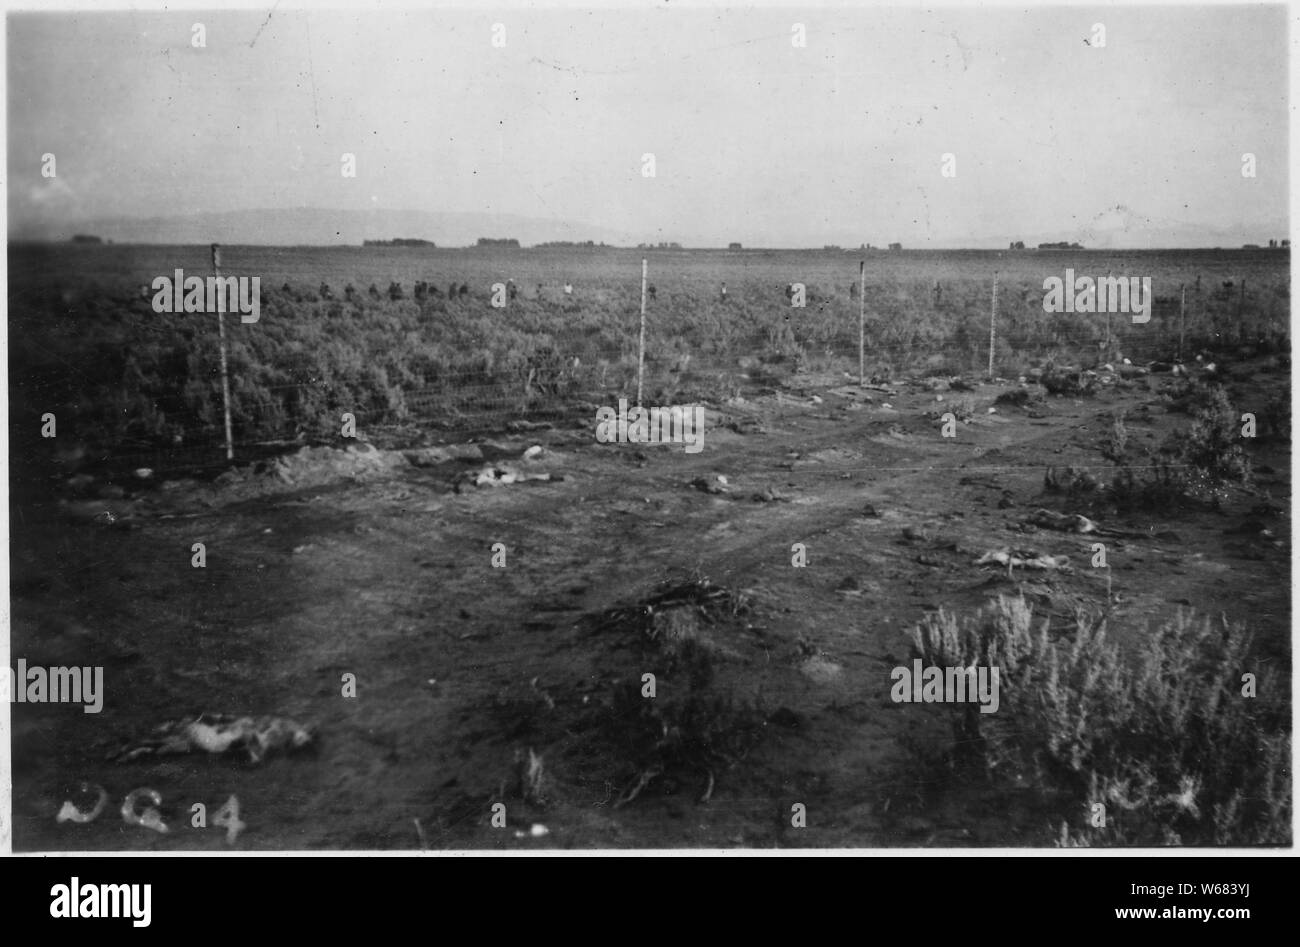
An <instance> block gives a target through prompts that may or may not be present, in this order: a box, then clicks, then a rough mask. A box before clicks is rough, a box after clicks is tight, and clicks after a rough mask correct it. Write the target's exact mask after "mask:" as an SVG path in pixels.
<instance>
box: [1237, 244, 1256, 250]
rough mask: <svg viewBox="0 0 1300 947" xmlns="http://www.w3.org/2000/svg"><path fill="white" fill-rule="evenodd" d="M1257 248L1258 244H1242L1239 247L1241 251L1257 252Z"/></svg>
mask: <svg viewBox="0 0 1300 947" xmlns="http://www.w3.org/2000/svg"><path fill="white" fill-rule="evenodd" d="M1259 248H1260V246H1259V244H1258V243H1243V244H1242V245H1241V249H1243V250H1258V249H1259Z"/></svg>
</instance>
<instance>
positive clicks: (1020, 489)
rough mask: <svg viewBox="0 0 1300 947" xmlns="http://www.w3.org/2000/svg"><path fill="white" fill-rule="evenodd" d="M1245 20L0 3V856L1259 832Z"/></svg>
mask: <svg viewBox="0 0 1300 947" xmlns="http://www.w3.org/2000/svg"><path fill="white" fill-rule="evenodd" d="M1298 24H1300V7H1298V6H1297V5H1296V4H1295V3H1290V4H1288V3H1219V4H1152V5H1146V4H1140V3H1099V4H1095V5H1086V4H1079V5H1064V4H1057V3H1045V4H1027V5H1008V4H992V3H988V4H986V3H983V2H980V3H970V4H960V5H938V6H929V5H922V4H920V3H908V2H898V3H896V4H882V3H844V2H827V3H789V2H758V3H747V4H734V3H726V2H721V0H719V2H706V0H693V2H679V0H671V2H669V0H636V2H624V3H613V2H606V0H572V2H569V0H541V2H534V3H521V2H504V3H500V4H496V3H474V4H470V3H468V2H466V0H458V2H426V3H417V2H409V3H384V2H369V3H363V2H357V3H340V4H336V5H334V6H332V7H328V8H326V7H319V8H318V7H313V6H309V5H306V4H303V3H300V2H297V3H288V2H286V3H271V2H266V3H264V4H261V5H253V4H242V5H239V6H235V5H231V4H222V3H217V2H212V0H210V2H208V3H194V4H189V3H184V2H182V3H179V4H176V3H168V4H167V5H166V6H165V7H164V5H163V3H162V2H161V0H159V2H156V3H151V4H135V5H132V6H130V7H128V6H126V5H123V4H118V5H116V6H115V5H112V4H109V5H104V6H95V7H93V8H92V7H91V6H89V5H86V4H83V5H81V6H77V5H75V4H60V5H48V6H47V5H42V4H40V3H38V2H36V0H30V2H28V3H26V4H23V3H15V4H11V5H10V6H9V7H8V8H7V9H6V11H5V43H4V56H5V65H4V84H5V85H4V88H5V95H4V99H5V104H6V109H7V112H6V119H5V123H4V128H5V161H6V169H7V173H6V178H5V186H4V189H3V190H4V191H5V200H6V207H7V221H8V230H7V241H8V242H7V252H6V267H7V269H6V274H7V275H6V285H5V287H4V292H3V298H4V300H5V328H6V337H5V344H6V352H5V358H4V362H5V365H4V370H5V371H6V372H7V375H6V380H5V383H4V384H3V385H2V386H0V388H2V389H3V391H4V396H5V397H6V398H7V416H8V424H7V426H6V428H5V434H6V436H7V447H6V449H5V450H4V451H3V454H4V456H5V459H6V463H7V474H6V476H5V477H4V478H3V480H4V482H5V485H6V489H7V491H8V498H7V502H6V503H5V504H4V505H3V508H4V513H3V515H4V516H5V517H6V518H7V519H6V522H7V555H6V557H5V566H4V568H5V569H6V570H7V571H6V573H5V577H4V582H3V584H4V587H5V595H6V596H7V605H6V607H5V610H4V624H5V629H4V635H3V639H4V641H3V644H2V645H0V646H2V647H3V648H4V651H3V662H0V663H3V666H4V671H5V674H4V676H3V679H0V688H3V690H4V693H3V695H2V696H3V699H0V724H3V727H4V730H5V734H4V738H3V740H0V744H2V746H0V750H2V751H3V753H4V758H3V760H2V761H0V767H3V769H0V783H4V784H5V789H6V791H8V793H9V798H8V800H7V804H8V811H6V812H5V813H4V814H3V817H0V835H3V836H4V837H3V839H0V842H2V843H3V847H4V849H5V850H6V852H12V853H14V854H33V853H59V854H68V853H81V854H86V853H169V854H178V853H212V854H217V853H237V854H240V855H257V854H265V853H278V854H283V853H322V852H342V853H355V854H360V853H386V854H421V853H426V854H446V853H493V854H496V853H532V854H536V855H542V856H548V857H549V856H555V855H558V854H562V853H568V852H592V853H597V854H617V853H627V852H639V853H649V854H660V855H662V854H677V853H684V852H705V853H708V852H713V853H717V852H719V851H723V852H730V853H735V854H741V855H744V854H760V853H770V852H772V851H774V850H775V851H779V852H782V853H785V854H789V853H791V852H795V851H808V850H812V851H814V852H818V853H844V852H860V853H873V852H884V853H890V852H906V851H910V850H923V853H924V854H943V853H949V854H952V853H954V852H962V851H965V852H969V851H971V850H974V851H976V852H986V853H987V852H995V851H1011V852H1012V853H1015V852H1021V853H1023V852H1024V851H1025V850H1031V851H1035V852H1040V853H1047V852H1057V853H1060V852H1061V851H1062V850H1083V849H1088V850H1092V851H1093V852H1095V851H1096V850H1106V851H1107V852H1119V851H1122V850H1123V851H1133V850H1143V851H1158V852H1161V853H1165V852H1169V853H1177V852H1195V851H1205V850H1213V851H1214V852H1217V853H1228V852H1243V851H1248V850H1249V851H1254V852H1257V853H1258V852H1261V851H1263V852H1264V853H1266V854H1268V853H1270V852H1269V851H1268V850H1276V849H1290V848H1291V847H1292V845H1293V833H1292V824H1293V808H1292V806H1293V804H1292V782H1293V767H1292V751H1293V747H1292V733H1291V731H1292V676H1293V674H1292V622H1293V615H1292V588H1293V587H1292V565H1293V562H1292V532H1291V520H1292V464H1291V430H1292V421H1291V400H1292V384H1291V380H1292V376H1291V354H1292V337H1291V332H1290V324H1291V290H1292V258H1291V239H1290V224H1291V216H1292V183H1293V182H1292V181H1291V179H1290V175H1289V168H1290V161H1292V160H1294V155H1293V154H1292V153H1291V147H1292V144H1291V136H1292V129H1291V121H1292V110H1293V107H1294V104H1293V100H1292V94H1293V80H1292V74H1293V72H1294V71H1295V69H1296V63H1295V62H1294V61H1293V56H1294V54H1295V48H1296V47H1295V46H1294V37H1295V36H1296V35H1300V34H1297V32H1296V31H1297V25H1298ZM1273 853H1275V852H1273ZM1070 854H1071V855H1079V854H1084V853H1083V852H1081V851H1073V852H1071V853H1070ZM272 867H273V866H272ZM73 874H75V873H73ZM105 880H107V879H105ZM1180 880H1181V879H1180ZM1212 880H1225V881H1231V880H1233V879H1230V878H1224V879H1212ZM70 882H71V887H70V889H69V890H67V891H64V892H61V893H59V892H54V893H53V902H52V904H51V905H50V906H49V907H50V913H51V914H52V915H53V916H54V917H60V916H73V917H75V916H77V915H76V913H75V912H76V910H77V905H78V904H84V903H85V902H83V901H81V900H80V899H79V895H78V893H77V890H76V885H77V879H76V878H71V879H70ZM1134 893H1135V894H1138V893H1142V894H1148V895H1149V894H1151V892H1134ZM1229 893H1231V892H1229ZM65 896H66V897H65ZM89 903H90V904H91V908H90V909H85V908H83V909H82V910H96V908H94V905H95V903H96V899H95V897H94V893H93V891H92V895H91V897H90V899H89ZM1243 903H1248V902H1243ZM60 904H63V905H64V907H63V908H62V910H68V911H71V912H73V913H71V915H68V914H62V915H61V914H60V913H59V911H60V910H61V908H60ZM38 907H40V909H41V911H42V912H43V911H44V909H45V905H38ZM91 916H93V915H91ZM137 917H138V918H140V917H143V915H137ZM144 923H145V924H147V923H148V921H147V920H145V921H144ZM137 926H140V925H137Z"/></svg>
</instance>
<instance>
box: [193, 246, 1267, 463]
mask: <svg viewBox="0 0 1300 947" xmlns="http://www.w3.org/2000/svg"><path fill="white" fill-rule="evenodd" d="M212 272H213V275H215V276H216V277H217V279H220V278H221V245H220V244H216V243H214V244H212ZM649 272H650V268H649V261H648V260H647V259H645V258H643V259H642V260H641V333H640V341H639V343H638V346H637V369H636V404H637V407H638V408H639V407H641V403H642V395H643V393H644V390H645V318H646V286H647V279H648V278H649ZM1245 288H1246V287H1245V281H1244V280H1243V281H1242V294H1241V295H1242V298H1243V299H1244V297H1245ZM1179 290H1180V294H1181V300H1180V302H1179V306H1178V358H1179V360H1181V359H1182V357H1183V342H1184V339H1185V337H1186V334H1187V286H1186V284H1181V285H1180V286H1179ZM866 299H867V261H866V260H862V261H860V262H859V263H858V385H859V386H862V385H865V384H866V383H867V374H866V357H867V355H866V352H867V309H866V305H867V303H866ZM223 308H224V307H221V306H219V307H217V335H218V337H219V339H220V345H221V400H222V407H223V409H224V411H225V424H226V460H234V459H235V447H234V442H233V440H232V439H231V425H230V377H229V371H228V368H227V361H226V320H225V315H224V313H223V312H222V311H221V310H222V309H223ZM1238 308H1239V310H1240V303H1239V304H1238ZM997 321H998V274H997V272H996V271H995V272H994V273H993V298H992V304H991V305H990V307H989V369H988V377H989V380H990V381H991V380H992V379H993V377H994V376H993V354H994V349H995V347H996V345H997V334H998V329H997ZM1110 343H1111V332H1110V313H1109V312H1107V313H1106V351H1108V352H1109V351H1110Z"/></svg>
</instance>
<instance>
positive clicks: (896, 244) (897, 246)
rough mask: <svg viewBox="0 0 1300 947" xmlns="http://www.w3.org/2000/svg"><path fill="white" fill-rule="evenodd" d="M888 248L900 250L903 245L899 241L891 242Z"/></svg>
mask: <svg viewBox="0 0 1300 947" xmlns="http://www.w3.org/2000/svg"><path fill="white" fill-rule="evenodd" d="M889 249H891V250H901V249H903V245H902V244H901V243H891V244H890V245H889Z"/></svg>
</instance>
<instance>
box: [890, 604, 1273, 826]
mask: <svg viewBox="0 0 1300 947" xmlns="http://www.w3.org/2000/svg"><path fill="white" fill-rule="evenodd" d="M1049 625H1050V623H1049V620H1048V619H1046V618H1044V619H1042V620H1041V621H1039V620H1038V619H1036V618H1035V616H1034V615H1033V610H1032V608H1031V607H1030V606H1029V605H1028V604H1027V603H1026V602H1025V601H1024V599H1023V598H1008V597H1006V596H1002V597H999V598H998V600H997V601H996V603H995V604H994V605H993V606H991V607H990V608H987V609H985V610H982V611H981V612H979V613H978V614H976V615H975V616H974V617H972V618H968V619H966V620H959V619H958V617H957V616H955V615H953V614H952V613H950V612H947V611H944V610H940V611H939V612H937V613H935V614H932V615H928V616H927V617H926V618H925V619H924V620H923V621H922V622H921V623H920V624H919V625H918V626H917V627H916V628H914V629H913V630H912V632H911V640H912V643H913V646H914V648H915V652H916V655H917V656H918V657H920V658H921V659H922V660H923V661H924V662H925V663H926V664H928V665H935V666H939V667H954V666H956V667H969V666H971V665H976V666H981V665H982V666H988V667H997V668H999V669H1000V690H1001V693H1000V695H999V696H1000V707H999V711H998V713H997V714H993V715H988V717H985V718H982V717H981V715H980V714H979V713H978V712H972V708H973V707H974V705H973V704H967V705H962V706H955V707H954V711H955V712H956V713H957V715H958V721H959V722H958V724H957V734H958V737H959V739H960V741H961V745H963V746H964V747H965V748H966V751H967V753H969V752H970V750H971V748H972V747H973V748H974V749H975V750H976V751H977V753H978V762H979V763H980V764H981V765H982V767H983V768H984V770H985V771H986V772H987V773H988V774H989V775H991V776H992V778H994V779H995V780H996V779H997V778H998V776H999V774H1000V773H1002V772H1016V773H1020V774H1024V773H1032V774H1034V779H1035V780H1036V782H1037V788H1038V789H1039V790H1040V791H1041V792H1042V793H1043V794H1044V796H1045V797H1046V798H1050V799H1055V800H1058V802H1059V806H1058V807H1059V818H1060V819H1061V823H1060V825H1061V831H1060V833H1059V835H1058V833H1057V832H1056V829H1055V827H1054V828H1053V830H1052V833H1051V834H1052V837H1054V838H1058V839H1061V840H1063V841H1064V843H1065V844H1080V843H1082V844H1103V845H1287V844H1289V843H1290V839H1291V805H1292V802H1291V789H1290V778H1289V777H1290V774H1289V748H1290V714H1289V710H1288V706H1287V703H1286V701H1285V700H1284V699H1283V698H1281V697H1279V696H1278V695H1279V694H1285V693H1286V689H1285V686H1284V684H1282V683H1281V682H1280V681H1279V679H1278V677H1277V675H1276V674H1274V673H1273V671H1272V670H1271V669H1270V668H1268V667H1266V666H1263V667H1262V666H1260V665H1259V664H1257V663H1254V662H1253V661H1252V658H1253V656H1254V652H1253V641H1252V638H1251V636H1250V635H1249V634H1247V632H1246V631H1245V630H1244V629H1243V628H1242V627H1240V626H1237V625H1231V624H1228V623H1227V622H1226V621H1225V622H1224V623H1222V624H1214V623H1211V622H1210V621H1209V620H1206V619H1197V618H1194V617H1193V616H1192V615H1191V614H1190V613H1187V612H1181V611H1180V612H1179V613H1178V614H1177V615H1176V616H1174V617H1172V618H1170V619H1169V620H1167V621H1165V622H1164V623H1163V624H1161V625H1160V626H1159V627H1158V628H1156V629H1154V630H1151V631H1147V632H1145V633H1144V634H1143V636H1142V638H1141V640H1142V642H1143V644H1142V645H1141V646H1140V647H1139V649H1138V651H1137V653H1136V654H1133V655H1123V654H1121V652H1120V649H1119V648H1118V646H1116V645H1115V644H1114V643H1112V642H1111V641H1110V640H1109V635H1108V629H1107V625H1106V623H1105V622H1104V621H1102V620H1099V619H1096V618H1093V617H1090V616H1087V615H1085V614H1083V613H1076V616H1075V619H1074V621H1073V623H1072V627H1070V628H1069V629H1067V630H1065V631H1063V632H1059V633H1057V632H1053V631H1052V630H1051V629H1050V626H1049ZM1246 672H1250V673H1252V674H1254V675H1255V680H1254V690H1253V692H1252V693H1250V694H1249V695H1246V694H1243V687H1244V685H1243V674H1244V673H1246ZM1256 695H1257V696H1256ZM993 717H996V718H997V719H996V721H993V722H990V718H993ZM1094 803H1100V804H1101V805H1102V806H1104V807H1105V808H1104V810H1095V809H1093V808H1092V806H1093V804H1094ZM1098 811H1100V812H1103V813H1104V815H1105V820H1104V825H1101V824H1098V825H1094V824H1092V820H1091V819H1090V817H1091V816H1093V815H1094V814H1095V813H1096V812H1098Z"/></svg>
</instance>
